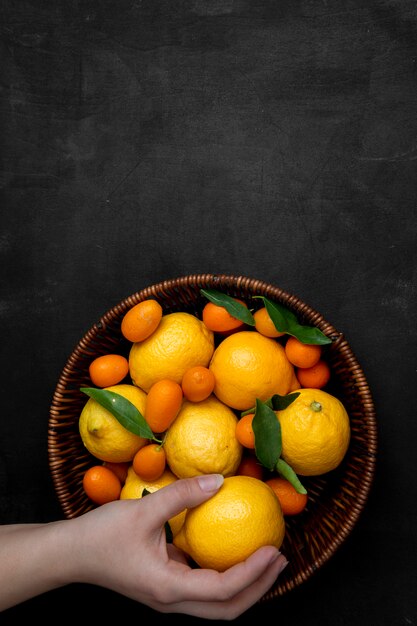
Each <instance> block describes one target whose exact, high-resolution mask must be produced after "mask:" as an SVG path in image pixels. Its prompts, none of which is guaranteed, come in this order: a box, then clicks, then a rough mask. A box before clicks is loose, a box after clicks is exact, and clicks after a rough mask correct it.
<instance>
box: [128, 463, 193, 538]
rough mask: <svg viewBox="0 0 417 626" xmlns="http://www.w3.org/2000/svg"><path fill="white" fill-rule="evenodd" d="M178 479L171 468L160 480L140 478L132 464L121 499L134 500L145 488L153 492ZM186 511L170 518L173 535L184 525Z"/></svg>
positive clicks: (139, 496) (140, 495)
mask: <svg viewBox="0 0 417 626" xmlns="http://www.w3.org/2000/svg"><path fill="white" fill-rule="evenodd" d="M176 480H178V478H177V477H176V476H174V474H173V473H172V472H170V471H169V469H166V470H165V471H164V473H163V474H162V476H160V477H159V478H158V480H153V481H149V480H143V478H140V477H139V476H138V475H137V474H136V472H135V471H134V469H133V467H132V466H130V467H129V469H128V471H127V477H126V481H125V484H124V485H123V488H122V491H121V493H120V500H133V499H135V498H142V493H143V490H144V489H146V490H147V491H150V492H151V493H152V492H154V491H157V490H158V489H161V488H162V487H166V486H167V485H170V484H171V483H173V482H175V481H176ZM186 511H187V509H184V511H181V513H178V515H175V516H174V517H171V519H169V520H168V522H169V525H170V527H171V530H172V534H173V536H175V535H176V534H177V533H178V531H179V530H180V528H181V526H182V525H183V522H184V519H185V514H186Z"/></svg>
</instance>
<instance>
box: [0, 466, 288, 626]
mask: <svg viewBox="0 0 417 626" xmlns="http://www.w3.org/2000/svg"><path fill="white" fill-rule="evenodd" d="M222 481H223V477H221V476H219V475H218V474H211V475H207V476H199V477H196V478H190V479H184V480H178V481H176V482H175V483H173V484H171V485H168V486H167V487H164V488H163V489H160V490H159V491H157V492H155V493H152V494H150V495H149V496H147V497H146V498H142V499H139V500H119V501H116V502H111V503H109V504H105V505H102V506H100V507H97V508H96V509H94V510H93V511H90V512H88V513H85V514H84V515H81V516H79V517H77V518H74V519H71V520H62V521H56V522H50V523H48V524H13V525H6V526H1V527H0V590H1V592H0V611H3V610H5V609H7V608H10V607H12V606H15V605H16V604H19V603H21V602H23V601H25V600H28V599H30V598H33V597H34V596H37V595H40V594H42V593H45V592H47V591H50V590H52V589H56V588H58V587H62V586H64V585H67V584H70V583H90V584H94V585H99V586H101V587H105V588H107V589H111V590H113V591H115V592H117V593H120V594H122V595H124V596H126V597H128V598H132V599H133V600H136V601H138V602H141V603H142V604H145V605H147V606H149V607H151V608H153V609H155V610H156V611H159V612H162V613H183V614H187V615H193V616H196V617H202V618H206V619H222V620H232V619H235V618H236V617H238V616H239V615H241V614H242V613H244V612H245V611H246V610H247V609H248V608H250V607H251V606H252V605H254V604H255V603H256V602H257V601H258V600H259V599H260V598H261V597H262V596H263V595H264V594H265V593H266V592H267V591H268V590H269V589H270V588H271V586H272V585H273V583H274V582H275V580H276V579H277V577H278V576H279V574H280V573H281V571H282V570H283V569H284V567H285V566H286V564H287V561H286V559H285V557H284V556H283V555H282V554H281V553H280V552H279V551H278V550H277V549H276V548H275V547H274V546H264V547H263V548H260V549H259V550H257V551H256V552H254V553H253V554H252V555H251V556H250V557H249V558H248V559H247V560H246V561H243V562H241V563H238V564H237V565H235V566H234V567H231V568H230V569H228V570H226V571H225V572H222V573H220V572H216V571H214V570H208V569H198V568H192V567H190V566H189V564H188V561H187V559H186V557H185V555H184V554H183V553H182V552H181V551H180V550H178V549H177V548H175V546H173V544H171V543H168V544H167V542H166V536H165V530H164V524H165V521H166V520H168V519H170V518H171V517H173V516H174V515H176V514H177V513H179V512H180V511H181V510H183V509H184V508H191V507H193V506H196V505H197V504H200V503H201V502H204V501H205V500H207V499H208V498H210V497H211V496H212V495H214V494H215V493H216V492H217V490H218V489H219V488H220V486H221V484H222Z"/></svg>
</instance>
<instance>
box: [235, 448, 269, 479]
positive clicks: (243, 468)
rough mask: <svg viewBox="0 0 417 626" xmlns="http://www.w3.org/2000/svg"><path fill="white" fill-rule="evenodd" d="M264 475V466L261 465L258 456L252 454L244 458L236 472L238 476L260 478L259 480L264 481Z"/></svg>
mask: <svg viewBox="0 0 417 626" xmlns="http://www.w3.org/2000/svg"><path fill="white" fill-rule="evenodd" d="M263 473H264V471H263V468H262V465H261V464H260V463H259V461H258V460H257V458H256V456H254V455H252V454H251V455H245V456H243V457H242V460H241V461H240V465H239V467H238V468H237V472H236V474H237V475H238V476H252V478H258V480H262V478H263Z"/></svg>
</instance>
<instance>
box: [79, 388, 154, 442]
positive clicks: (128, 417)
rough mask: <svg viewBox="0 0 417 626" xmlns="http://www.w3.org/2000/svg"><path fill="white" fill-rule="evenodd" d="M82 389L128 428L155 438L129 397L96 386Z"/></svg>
mask: <svg viewBox="0 0 417 626" xmlns="http://www.w3.org/2000/svg"><path fill="white" fill-rule="evenodd" d="M80 391H82V392H83V393H85V394H86V395H87V396H89V397H90V398H93V400H95V401H96V402H98V403H99V404H101V406H102V407H104V408H105V409H107V410H108V411H110V413H112V415H114V417H115V418H116V419H117V421H118V422H119V423H120V424H121V425H122V426H123V427H124V428H126V430H129V431H130V432H131V433H134V434H135V435H138V436H139V437H144V438H145V439H153V438H154V436H153V432H152V430H151V429H150V427H149V424H148V423H147V421H146V420H145V418H144V417H143V415H141V413H140V412H139V411H138V409H137V408H136V407H135V405H134V404H132V403H131V402H130V400H127V398H124V397H123V396H121V395H120V394H118V393H115V392H114V391H109V390H108V389H96V388H95V387H82V388H81V389H80Z"/></svg>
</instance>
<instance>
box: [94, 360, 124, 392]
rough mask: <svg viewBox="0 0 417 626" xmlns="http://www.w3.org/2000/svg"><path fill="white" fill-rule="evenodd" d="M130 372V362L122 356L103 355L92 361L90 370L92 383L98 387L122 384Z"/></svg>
mask: <svg viewBox="0 0 417 626" xmlns="http://www.w3.org/2000/svg"><path fill="white" fill-rule="evenodd" d="M128 372H129V362H128V360H127V359H126V358H125V357H124V356H122V355H121V354H103V356H99V357H97V358H96V359H94V361H91V363H90V366H89V368H88V373H89V374H90V378H91V381H92V383H93V384H94V385H96V386H97V387H111V386H112V385H117V384H118V383H120V382H121V381H122V380H123V379H124V378H125V377H126V376H127V374H128Z"/></svg>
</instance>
